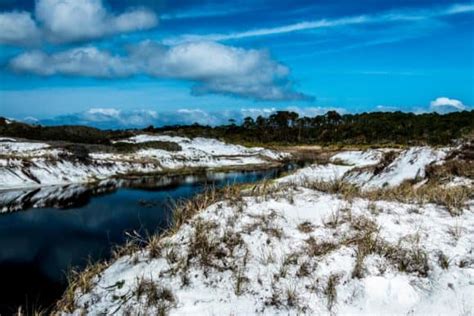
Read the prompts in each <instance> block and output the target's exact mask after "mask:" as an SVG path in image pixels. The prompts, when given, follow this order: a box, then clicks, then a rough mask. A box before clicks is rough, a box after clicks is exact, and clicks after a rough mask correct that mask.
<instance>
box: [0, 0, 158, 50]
mask: <svg viewBox="0 0 474 316" xmlns="http://www.w3.org/2000/svg"><path fill="white" fill-rule="evenodd" d="M35 18H36V21H35V20H33V19H32V18H31V15H30V14H29V13H26V12H21V13H17V12H6V13H1V14H0V34H1V35H0V43H4V44H11V45H29V44H31V42H32V41H39V40H40V38H46V39H48V40H49V41H51V42H73V41H81V40H87V39H94V38H100V37H103V36H106V35H113V34H118V33H126V32H132V31H138V30H144V29H149V28H152V27H155V26H156V25H157V24H158V17H157V16H156V14H155V13H154V12H152V11H150V10H147V9H145V8H134V9H129V10H128V11H126V12H124V13H121V14H114V13H112V12H109V11H108V10H107V9H106V8H105V7H104V4H103V3H102V0H38V1H37V2H36V6H35Z"/></svg>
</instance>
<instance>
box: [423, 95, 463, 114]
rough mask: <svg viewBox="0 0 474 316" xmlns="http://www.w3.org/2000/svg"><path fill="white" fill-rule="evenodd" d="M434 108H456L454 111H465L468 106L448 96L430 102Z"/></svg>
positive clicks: (444, 109)
mask: <svg viewBox="0 0 474 316" xmlns="http://www.w3.org/2000/svg"><path fill="white" fill-rule="evenodd" d="M430 105H431V109H432V110H435V111H436V110H443V111H446V110H454V111H463V110H466V108H467V107H466V106H465V105H464V104H463V103H462V102H461V101H459V100H456V99H450V98H446V97H439V98H436V99H435V100H433V101H431V103H430Z"/></svg>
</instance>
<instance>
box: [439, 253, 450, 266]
mask: <svg viewBox="0 0 474 316" xmlns="http://www.w3.org/2000/svg"><path fill="white" fill-rule="evenodd" d="M438 264H439V266H440V267H441V268H443V269H444V270H447V269H448V268H449V258H448V257H447V256H446V255H445V254H444V253H443V252H442V251H441V252H439V253H438Z"/></svg>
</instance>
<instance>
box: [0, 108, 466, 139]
mask: <svg viewBox="0 0 474 316" xmlns="http://www.w3.org/2000/svg"><path fill="white" fill-rule="evenodd" d="M141 132H154V133H163V132H165V133H170V134H177V135H184V136H189V137H197V136H201V137H211V138H218V139H223V140H226V141H229V142H234V143H247V144H256V145H258V144H280V145H298V144H321V145H330V144H341V145H345V144H346V145H351V144H359V145H362V144H368V145H383V144H402V145H403V144H406V145H413V144H430V145H446V144H450V143H451V142H452V141H453V140H455V139H459V138H461V137H466V136H467V137H470V138H472V137H473V136H474V110H473V111H463V112H452V113H448V114H442V115H441V114H438V113H424V114H414V113H404V112H370V113H359V114H343V115H341V114H339V113H338V112H336V111H329V112H327V113H326V114H324V115H317V116H314V117H307V116H299V115H298V113H295V112H290V111H278V112H275V113H273V114H272V115H270V116H268V117H263V116H258V117H257V118H252V117H246V118H245V119H244V120H243V121H242V122H241V123H240V124H237V123H236V121H235V120H229V123H228V124H224V125H220V126H215V127H212V126H205V125H199V124H192V125H186V126H180V125H174V126H165V127H158V128H156V127H153V126H149V127H147V128H144V129H141V130H140V129H138V130H137V129H133V130H132V129H130V130H100V129H96V128H92V127H86V126H69V125H68V126H40V125H29V124H25V123H21V122H7V120H5V119H4V118H0V136H10V137H20V138H28V139H38V140H57V141H68V142H73V143H88V144H103V145H108V144H111V141H112V140H114V139H121V138H125V137H130V136H132V135H135V134H137V133H141Z"/></svg>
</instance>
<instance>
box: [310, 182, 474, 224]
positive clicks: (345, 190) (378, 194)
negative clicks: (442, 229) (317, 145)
mask: <svg viewBox="0 0 474 316" xmlns="http://www.w3.org/2000/svg"><path fill="white" fill-rule="evenodd" d="M303 186H305V187H307V188H310V189H313V190H317V191H321V192H326V193H330V194H338V195H341V197H342V198H343V199H345V200H348V201H351V200H352V199H354V198H355V197H359V198H364V199H368V200H370V201H379V200H388V201H397V202H402V203H417V204H424V203H434V204H438V205H442V206H444V207H445V208H446V209H447V210H448V212H449V213H450V214H451V215H453V216H457V215H459V214H461V213H462V210H463V208H464V207H465V205H466V202H467V201H468V200H469V199H472V198H474V191H473V190H472V189H471V188H468V187H466V186H451V187H446V186H444V185H442V184H440V183H437V182H428V183H426V184H424V185H421V186H419V187H415V186H414V185H413V183H411V182H410V181H405V182H403V183H402V184H400V185H399V186H397V187H393V188H380V189H372V190H361V189H360V188H358V187H357V186H356V185H353V184H350V183H347V182H345V181H344V180H332V181H314V182H306V183H303ZM375 211H377V212H378V211H379V210H375ZM375 211H374V212H375Z"/></svg>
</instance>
